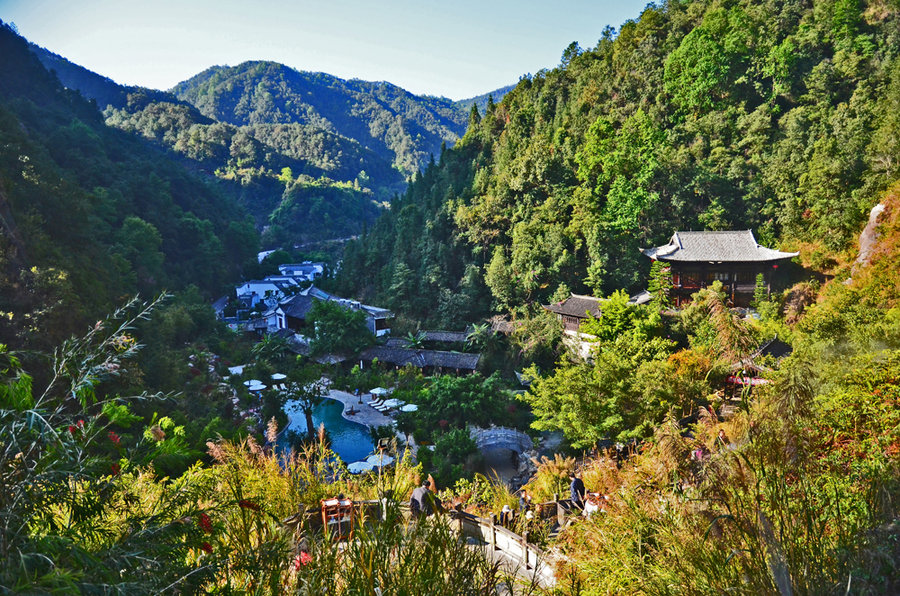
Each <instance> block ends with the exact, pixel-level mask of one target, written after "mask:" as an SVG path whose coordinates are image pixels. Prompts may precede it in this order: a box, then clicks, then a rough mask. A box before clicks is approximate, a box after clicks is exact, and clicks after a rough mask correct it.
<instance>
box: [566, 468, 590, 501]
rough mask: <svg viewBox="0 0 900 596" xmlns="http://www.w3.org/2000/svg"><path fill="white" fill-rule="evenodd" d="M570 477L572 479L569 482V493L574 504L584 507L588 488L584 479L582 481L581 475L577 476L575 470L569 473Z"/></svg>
mask: <svg viewBox="0 0 900 596" xmlns="http://www.w3.org/2000/svg"><path fill="white" fill-rule="evenodd" d="M569 479H570V480H571V481H572V482H571V484H569V493H570V498H571V499H572V504H573V505H575V506H576V507H578V508H579V509H583V508H584V495H585V493H586V492H587V489H585V487H584V481H582V480H581V478H580V477H579V476H576V475H575V473H574V472H573V473H571V474H569Z"/></svg>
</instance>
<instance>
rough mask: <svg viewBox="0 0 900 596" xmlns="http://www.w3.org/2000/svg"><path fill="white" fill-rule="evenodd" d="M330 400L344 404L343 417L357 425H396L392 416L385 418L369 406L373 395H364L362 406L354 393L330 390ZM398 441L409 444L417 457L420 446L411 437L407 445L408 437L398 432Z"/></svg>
mask: <svg viewBox="0 0 900 596" xmlns="http://www.w3.org/2000/svg"><path fill="white" fill-rule="evenodd" d="M326 397H329V398H330V399H333V400H335V401H339V402H341V403H342V404H344V410H343V412H341V416H343V417H344V419H345V420H349V421H350V422H356V423H357V424H365V425H366V426H368V427H370V428H371V427H375V426H384V425H386V424H390V425H391V426H393V425H394V419H393V418H391V417H390V416H385V415H384V414H382V413H381V412H379V411H378V410H376V409H375V408H373V407H372V406H370V405H369V404H368V402H370V401H372V400H373V399H375V398H374V397H373V396H372V394H371V393H364V394H363V395H362V396H361V397H362V402H363V403H362V405H360V403H359V400H360V398H359V397H356V396H355V395H353V394H352V393H347V392H346V391H340V390H338V389H330V390H329V391H328V395H327V396H326ZM351 408H352V409H353V411H355V412H356V413H355V414H348V413H347V412H349V411H350V409H351ZM396 434H397V439H398V440H399V443H400V444H401V445H403V444H407V447H408V448H409V449H410V450H411V451H412V453H413V455H415V453H416V451H418V446H417V445H416V442H415V441H414V440H413V438H412V437H409V443H406V441H407V439H406V436H405V435H404V434H403V433H401V432H400V431H397V433H396Z"/></svg>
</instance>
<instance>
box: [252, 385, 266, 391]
mask: <svg viewBox="0 0 900 596" xmlns="http://www.w3.org/2000/svg"><path fill="white" fill-rule="evenodd" d="M265 388H266V386H265V385H263V384H262V383H257V384H256V385H250V387H248V389H249V390H250V391H262V390H263V389H265Z"/></svg>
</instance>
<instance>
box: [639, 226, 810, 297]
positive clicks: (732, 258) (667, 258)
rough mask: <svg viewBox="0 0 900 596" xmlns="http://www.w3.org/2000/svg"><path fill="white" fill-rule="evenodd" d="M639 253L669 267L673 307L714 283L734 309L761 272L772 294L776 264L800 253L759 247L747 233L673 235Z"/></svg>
mask: <svg viewBox="0 0 900 596" xmlns="http://www.w3.org/2000/svg"><path fill="white" fill-rule="evenodd" d="M641 252H643V253H644V254H645V255H646V256H648V257H650V258H651V259H653V260H654V261H664V262H666V263H669V264H670V265H671V268H672V283H673V286H674V287H673V288H672V299H673V301H674V302H675V306H680V305H681V304H683V303H685V302H689V301H690V299H691V294H692V293H694V292H697V291H698V290H700V289H702V288H705V287H707V286H709V285H711V284H712V282H713V281H716V280H719V281H721V282H722V285H723V287H724V290H725V292H726V293H727V294H728V297H729V299H730V300H731V302H732V304H733V305H734V306H748V305H749V304H750V301H751V300H752V299H753V292H754V290H755V288H756V276H757V275H758V274H760V273H762V274H763V280H764V283H765V285H766V291H767V292H769V291H771V287H772V276H773V274H774V272H775V271H776V270H777V269H778V267H779V265H780V264H782V263H784V262H785V261H787V260H788V259H791V258H792V257H796V256H797V255H798V254H799V253H796V252H781V251H779V250H773V249H771V248H766V247H765V246H760V245H759V244H757V243H756V239H755V238H754V237H753V232H751V231H750V230H736V231H727V232H675V234H673V235H672V239H671V240H669V243H668V244H665V245H663V246H657V247H656V248H645V249H642V250H641Z"/></svg>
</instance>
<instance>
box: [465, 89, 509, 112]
mask: <svg viewBox="0 0 900 596" xmlns="http://www.w3.org/2000/svg"><path fill="white" fill-rule="evenodd" d="M515 88H516V86H515V85H505V86H503V87H500V88H498V89H494V90H493V91H489V92H488V93H482V94H481V95H476V96H475V97H469V98H467V99H460V100H459V101H457V102H456V105H458V106H459V107H461V108H462V109H464V110H465V111H466V113H469V111H471V109H472V106H473V105H474V106H476V107H477V108H478V112H479V113H481V114H483V113H484V111H485V110H486V109H487V105H488V100H491V101H493V102H495V103H496V102H498V101H500V100H501V99H503V96H504V95H506V94H507V93H509V92H510V91H512V90H513V89H515Z"/></svg>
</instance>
